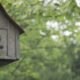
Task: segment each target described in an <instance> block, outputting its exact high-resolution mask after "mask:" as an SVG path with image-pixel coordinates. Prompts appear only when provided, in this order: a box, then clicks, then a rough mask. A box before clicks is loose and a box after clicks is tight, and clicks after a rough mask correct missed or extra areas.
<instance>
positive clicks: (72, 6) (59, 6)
mask: <svg viewBox="0 0 80 80" xmlns="http://www.w3.org/2000/svg"><path fill="white" fill-rule="evenodd" d="M52 1H53V0H52ZM52 1H50V2H49V3H47V4H46V3H45V2H46V0H34V1H33V0H0V2H1V3H2V4H3V5H4V7H5V8H6V10H7V12H8V14H9V15H10V16H11V17H12V18H13V19H15V20H16V22H17V23H18V24H20V25H21V26H22V27H23V28H24V30H25V33H24V34H23V35H21V38H20V41H21V43H20V45H21V60H19V61H18V62H15V63H12V64H10V65H7V66H4V67H2V68H0V80H80V77H79V76H80V68H77V65H79V64H80V63H79V60H80V33H79V31H80V28H79V27H80V25H79V26H77V25H75V23H76V22H79V21H80V17H79V15H80V10H79V7H78V6H77V4H76V2H75V0H74V1H73V0H66V2H63V0H59V3H53V4H52ZM49 22H52V23H57V24H56V25H58V24H59V25H58V27H55V28H50V29H48V27H47V24H48V26H49V25H50V24H49ZM56 25H55V26H56ZM51 26H52V25H50V27H51ZM53 26H54V25H53ZM55 35H56V36H57V38H56V40H55V39H54V36H55ZM51 36H53V37H51ZM79 67H80V65H79Z"/></svg>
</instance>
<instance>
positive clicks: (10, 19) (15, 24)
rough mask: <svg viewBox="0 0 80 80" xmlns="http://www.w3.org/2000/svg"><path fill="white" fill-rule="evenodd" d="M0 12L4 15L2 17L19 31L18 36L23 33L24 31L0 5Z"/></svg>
mask: <svg viewBox="0 0 80 80" xmlns="http://www.w3.org/2000/svg"><path fill="white" fill-rule="evenodd" d="M0 10H1V11H2V13H3V14H4V16H5V17H6V18H7V19H8V20H9V22H11V23H12V24H13V25H14V27H15V28H16V29H18V30H19V32H20V34H22V33H24V30H23V29H22V28H21V27H20V26H19V25H18V24H17V23H16V22H15V21H14V20H13V19H12V18H11V17H10V16H9V15H8V13H7V12H6V10H5V9H4V7H3V6H2V4H0Z"/></svg>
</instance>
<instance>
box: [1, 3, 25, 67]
mask: <svg viewBox="0 0 80 80" xmlns="http://www.w3.org/2000/svg"><path fill="white" fill-rule="evenodd" d="M23 32H24V30H23V29H22V28H21V27H20V26H19V25H18V24H17V23H16V22H15V21H14V20H13V19H11V17H10V16H9V15H8V14H7V12H6V11H5V9H4V7H3V6H2V5H1V4H0V66H2V65H5V64H8V63H11V62H13V61H16V60H18V59H19V53H20V52H19V51H20V50H19V36H20V35H21V34H22V33H23Z"/></svg>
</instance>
